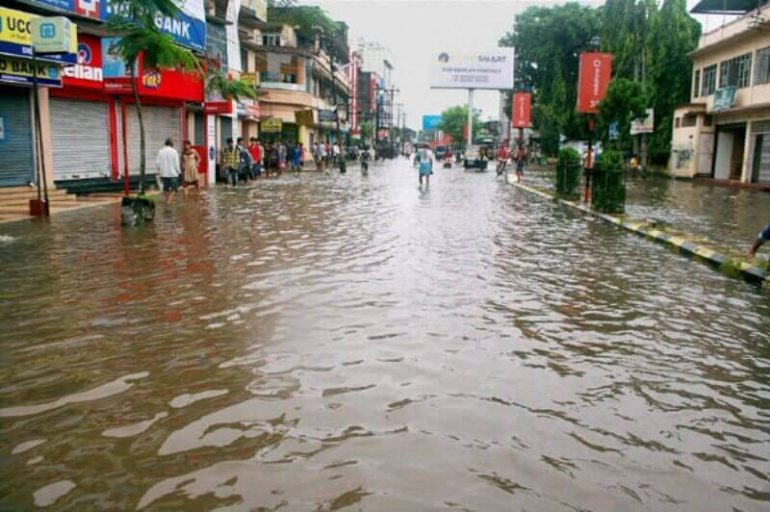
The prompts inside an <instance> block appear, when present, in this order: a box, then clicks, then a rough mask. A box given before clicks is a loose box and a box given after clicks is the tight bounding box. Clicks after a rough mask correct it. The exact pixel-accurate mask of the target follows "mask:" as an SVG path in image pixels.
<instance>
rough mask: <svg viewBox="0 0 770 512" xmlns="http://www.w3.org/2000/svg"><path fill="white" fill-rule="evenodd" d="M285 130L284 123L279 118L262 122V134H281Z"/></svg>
mask: <svg viewBox="0 0 770 512" xmlns="http://www.w3.org/2000/svg"><path fill="white" fill-rule="evenodd" d="M282 128H283V121H282V120H281V119H278V118H277V117H272V118H269V119H264V120H262V123H260V127H259V129H260V131H261V132H262V133H280V132H281V129H282Z"/></svg>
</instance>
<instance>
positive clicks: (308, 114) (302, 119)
mask: <svg viewBox="0 0 770 512" xmlns="http://www.w3.org/2000/svg"><path fill="white" fill-rule="evenodd" d="M294 119H295V121H296V122H297V124H301V125H303V126H313V125H314V124H315V119H314V117H313V111H312V110H297V111H295V112H294Z"/></svg>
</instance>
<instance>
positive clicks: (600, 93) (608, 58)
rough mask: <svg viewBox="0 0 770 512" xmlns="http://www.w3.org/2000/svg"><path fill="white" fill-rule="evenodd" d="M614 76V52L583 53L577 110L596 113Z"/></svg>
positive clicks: (584, 112)
mask: <svg viewBox="0 0 770 512" xmlns="http://www.w3.org/2000/svg"><path fill="white" fill-rule="evenodd" d="M611 76H612V54H610V53H581V54H580V70H579V72H578V97H577V111H578V112H581V113H583V114H596V113H597V112H598V111H599V102H601V101H602V100H603V99H604V95H605V94H606V92H607V86H608V85H609V83H610V78H611Z"/></svg>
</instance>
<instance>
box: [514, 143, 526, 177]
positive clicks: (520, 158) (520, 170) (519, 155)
mask: <svg viewBox="0 0 770 512" xmlns="http://www.w3.org/2000/svg"><path fill="white" fill-rule="evenodd" d="M526 163H527V150H526V149H524V144H522V143H519V149H517V150H516V182H517V183H521V180H522V178H523V177H524V164H526Z"/></svg>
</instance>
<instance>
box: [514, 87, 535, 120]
mask: <svg viewBox="0 0 770 512" xmlns="http://www.w3.org/2000/svg"><path fill="white" fill-rule="evenodd" d="M512 108H513V112H512V114H513V115H512V119H513V127H514V128H531V127H532V94H531V93H528V92H515V93H513V105H512Z"/></svg>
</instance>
